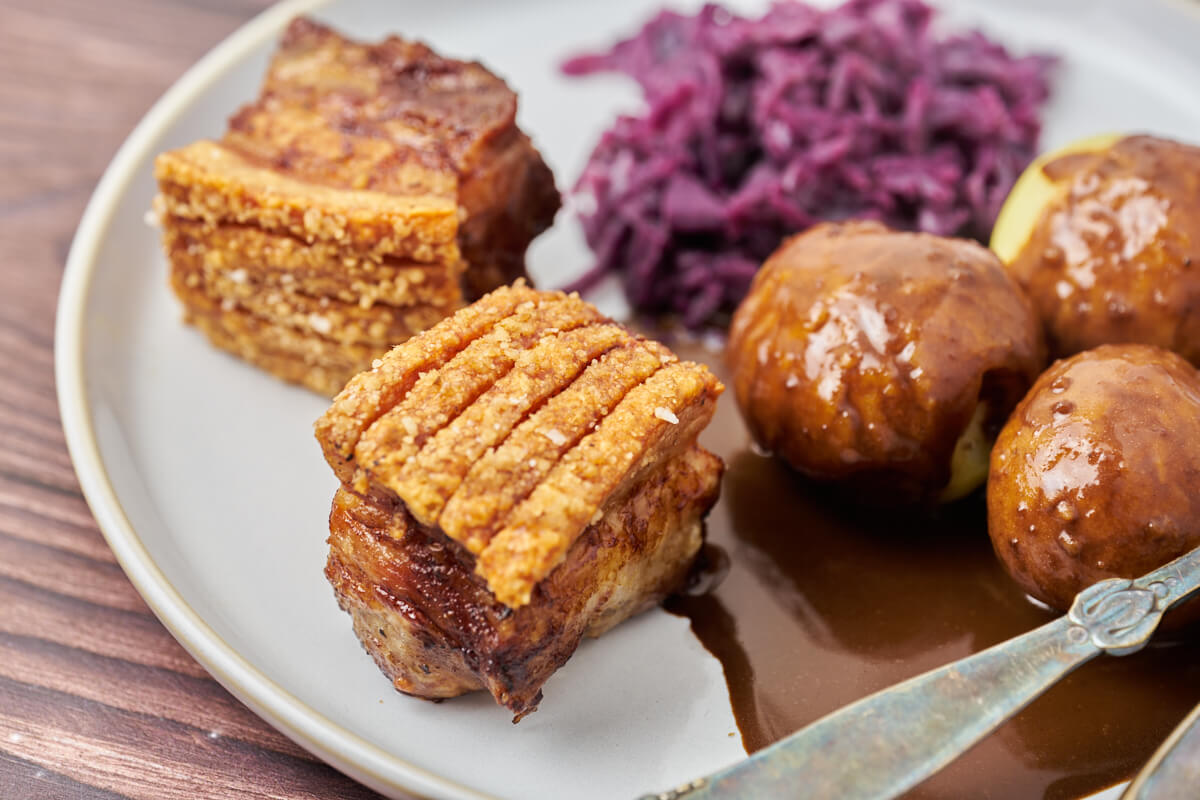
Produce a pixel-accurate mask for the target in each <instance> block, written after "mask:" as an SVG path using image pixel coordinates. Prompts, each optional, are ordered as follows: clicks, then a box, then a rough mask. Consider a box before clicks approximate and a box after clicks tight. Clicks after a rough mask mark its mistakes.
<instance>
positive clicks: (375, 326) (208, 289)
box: [171, 269, 454, 394]
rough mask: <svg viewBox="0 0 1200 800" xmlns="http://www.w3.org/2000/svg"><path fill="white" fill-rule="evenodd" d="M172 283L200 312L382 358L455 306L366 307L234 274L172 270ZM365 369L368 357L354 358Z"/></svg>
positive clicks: (189, 303) (193, 307) (175, 289)
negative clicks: (245, 317)
mask: <svg viewBox="0 0 1200 800" xmlns="http://www.w3.org/2000/svg"><path fill="white" fill-rule="evenodd" d="M171 288H172V289H174V291H175V294H176V296H178V297H179V298H181V299H182V300H183V301H184V302H185V303H186V304H187V307H188V308H189V309H191V310H192V311H194V312H206V313H210V314H212V313H216V312H226V311H234V310H238V311H243V312H245V313H247V314H250V315H251V316H254V317H256V318H258V319H260V320H262V321H263V322H264V323H268V324H271V325H275V326H278V327H280V328H288V329H292V330H296V331H300V332H301V333H311V334H314V335H319V336H321V337H323V338H325V339H328V340H329V341H331V342H335V343H341V344H346V345H367V346H370V347H371V348H372V352H374V353H375V355H373V356H372V359H374V358H377V357H378V356H380V355H383V353H385V352H387V351H388V350H389V349H391V345H393V344H394V343H396V342H401V341H404V340H405V339H408V338H409V337H410V336H412V335H413V333H415V332H417V331H422V330H425V329H426V328H428V327H430V326H431V325H434V324H436V323H437V322H438V321H439V320H441V319H443V318H444V317H445V316H446V315H447V314H450V313H453V312H454V307H453V306H450V307H447V306H445V305H438V304H428V303H420V304H412V305H404V306H391V305H387V304H379V305H377V306H376V307H374V308H371V309H364V308H363V307H362V306H360V305H358V304H357V303H346V302H343V301H341V300H334V299H330V298H328V297H310V296H309V295H306V294H302V293H299V292H283V291H278V290H269V291H259V290H256V289H255V288H254V287H247V286H245V285H243V284H242V283H240V282H239V281H237V280H234V279H233V278H230V277H229V276H228V275H219V276H212V275H206V274H204V273H198V272H191V271H184V270H174V269H173V270H171ZM352 363H353V364H355V365H358V367H359V369H361V368H362V365H363V364H364V363H370V362H369V361H367V362H358V361H355V362H352ZM358 371H359V370H358V369H355V370H354V371H353V372H352V373H350V374H349V375H345V376H344V378H343V380H342V383H340V384H338V385H337V387H336V388H335V390H334V392H331V393H330V394H333V393H336V391H337V390H339V389H341V388H342V386H344V385H345V382H346V381H347V380H349V379H350V378H351V377H352V376H353V375H355V374H357V373H358Z"/></svg>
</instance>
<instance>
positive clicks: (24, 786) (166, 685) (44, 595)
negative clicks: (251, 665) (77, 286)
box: [0, 0, 376, 800]
mask: <svg viewBox="0 0 1200 800" xmlns="http://www.w3.org/2000/svg"><path fill="white" fill-rule="evenodd" d="M267 5H268V0H111V1H110V2H104V3H97V2H94V1H93V0H5V2H4V3H3V4H0V74H2V75H4V80H2V81H0V174H3V175H4V178H5V179H4V180H3V181H0V796H2V797H3V798H5V800H7V798H22V799H23V798H39V800H41V799H42V798H45V799H46V800H58V798H63V799H64V800H65V798H71V800H116V799H117V798H154V799H155V800H159V799H160V798H162V799H166V800H170V799H171V798H188V799H189V800H191V798H198V797H204V798H266V797H272V798H312V799H313V800H317V799H320V800H326V799H327V798H350V799H351V800H357V798H368V797H375V796H376V795H374V793H372V792H370V791H369V790H367V789H365V788H363V787H361V786H359V785H357V784H355V783H354V782H353V781H351V780H350V779H348V778H346V777H345V776H343V775H340V774H339V773H337V772H335V771H334V770H332V769H330V768H328V767H326V766H325V765H323V764H321V763H319V762H317V761H316V760H315V759H314V758H313V757H312V756H310V755H309V754H307V753H306V752H304V751H303V750H302V749H301V748H299V747H298V746H297V745H295V744H294V743H292V742H291V741H289V740H288V739H287V738H286V737H284V736H283V735H282V734H280V733H278V732H277V731H275V730H273V729H272V728H271V727H270V726H268V725H267V724H266V723H264V722H263V721H262V720H260V719H258V718H257V717H256V716H254V714H252V713H251V712H250V711H249V710H248V709H247V708H246V707H245V706H243V705H242V704H241V703H239V702H238V701H237V700H235V699H234V698H233V697H231V696H230V695H229V694H228V693H227V692H226V691H225V690H224V689H222V688H221V687H220V686H219V685H218V684H217V683H216V682H215V681H213V680H212V679H211V678H210V677H208V675H207V673H205V672H204V670H203V669H202V668H201V667H200V666H199V665H198V664H197V663H196V662H195V661H194V660H192V658H191V657H190V656H188V654H187V653H186V652H185V651H184V650H183V648H182V647H180V646H179V644H178V643H177V642H175V640H174V639H172V638H171V636H170V634H169V633H168V632H167V631H166V630H165V629H164V628H163V627H162V625H161V624H159V623H158V621H157V620H156V619H155V618H154V617H153V615H152V614H151V613H150V611H149V609H148V608H147V607H146V605H145V603H144V602H143V601H142V599H141V598H140V597H139V596H138V595H137V593H136V592H135V591H134V589H133V587H132V586H131V585H130V584H129V582H128V580H126V578H125V577H124V575H123V573H122V572H121V570H120V568H119V567H118V566H117V564H116V560H115V559H114V558H113V555H112V552H111V551H110V550H109V549H108V547H107V545H106V544H105V543H104V540H103V538H102V537H101V536H100V533H99V531H98V530H97V528H96V524H95V522H94V520H93V519H92V516H91V513H90V512H89V511H88V508H87V504H86V503H85V502H84V500H83V498H82V496H81V495H80V492H79V486H78V484H77V482H76V479H75V474H74V471H73V469H72V467H71V462H70V459H69V457H68V455H67V451H66V445H65V443H64V439H63V434H62V430H61V427H60V422H59V417H58V411H57V404H56V399H55V394H54V355H53V342H54V312H55V306H56V302H57V295H58V286H59V282H60V280H61V277H62V268H63V263H64V261H65V259H66V254H67V250H68V248H69V246H70V242H71V237H72V235H73V234H74V230H75V226H76V225H77V224H78V221H79V217H80V214H81V213H82V211H83V207H84V205H85V204H86V202H87V199H88V196H89V195H90V194H91V191H92V189H93V187H94V186H95V184H96V181H97V180H98V179H99V177H100V175H101V173H102V172H103V170H104V168H105V166H106V165H107V164H108V161H109V160H110V159H111V158H112V155H113V153H115V152H116V149H117V148H118V147H119V146H120V143H121V141H122V140H123V139H124V137H125V136H126V135H127V134H128V133H129V131H130V130H131V129H132V128H133V126H134V124H136V122H137V121H138V119H139V118H140V117H141V116H142V114H144V113H145V111H146V110H147V109H148V108H149V107H150V105H151V104H152V103H153V102H154V100H155V99H157V98H158V97H159V96H160V95H161V94H162V92H163V91H165V90H166V88H167V87H168V86H169V85H170V84H171V82H172V81H174V80H175V79H176V78H177V77H178V76H179V75H180V74H181V73H182V72H183V71H184V70H185V69H187V67H189V66H190V65H191V64H192V63H194V62H195V60H196V59H197V58H199V57H200V56H201V55H203V53H204V52H205V51H206V50H208V49H209V48H210V47H212V46H213V45H214V44H216V43H217V42H218V41H220V40H221V38H222V37H224V36H225V35H226V34H228V33H229V32H231V31H232V30H234V29H235V28H236V27H237V26H238V25H240V24H241V23H242V22H244V21H245V20H247V19H249V18H250V17H251V16H253V15H254V14H256V13H258V12H259V11H261V10H262V9H263V8H265V7H266V6H267Z"/></svg>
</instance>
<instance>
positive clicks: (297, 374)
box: [184, 299, 388, 396]
mask: <svg viewBox="0 0 1200 800" xmlns="http://www.w3.org/2000/svg"><path fill="white" fill-rule="evenodd" d="M184 321H185V322H187V323H188V324H190V325H193V326H195V327H196V328H197V329H199V330H200V332H201V333H203V334H204V335H205V336H206V337H207V338H208V340H209V341H210V342H211V343H212V344H213V345H214V346H216V347H218V348H220V349H222V350H225V351H227V352H229V353H232V354H233V355H235V356H238V357H239V358H241V359H242V360H244V361H246V362H248V363H249V364H252V365H253V366H256V367H258V368H260V369H262V370H265V371H266V372H269V373H271V374H272V375H274V376H276V377H278V378H281V379H283V380H285V381H288V382H290V383H296V384H299V385H301V386H304V387H306V388H308V389H311V390H312V391H314V392H317V393H319V394H323V395H326V396H330V395H333V394H335V393H336V392H337V391H338V390H339V389H340V388H341V387H343V386H345V384H346V379H347V376H351V375H354V374H356V373H355V370H357V369H360V366H361V364H363V363H367V364H369V363H371V361H372V360H374V359H377V358H380V357H381V356H383V355H384V354H385V353H386V352H387V350H388V347H387V345H381V344H374V345H371V344H346V343H344V342H336V341H334V340H332V339H329V338H326V337H324V336H322V335H320V334H317V333H313V332H311V331H309V332H306V331H302V330H297V329H295V328H289V327H285V326H283V325H277V324H276V323H274V322H269V321H266V320H263V319H261V318H259V317H256V316H254V315H253V314H249V313H247V312H246V311H243V310H241V309H239V308H236V307H235V308H231V309H224V308H221V307H220V306H216V305H213V304H212V303H211V301H210V300H207V299H206V300H205V301H204V302H196V303H194V304H193V305H192V306H191V307H189V308H188V309H186V310H185V312H184Z"/></svg>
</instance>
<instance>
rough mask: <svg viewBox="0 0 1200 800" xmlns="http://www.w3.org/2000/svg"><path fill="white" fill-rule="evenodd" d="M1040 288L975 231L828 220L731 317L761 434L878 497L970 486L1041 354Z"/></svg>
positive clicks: (786, 454) (804, 466)
mask: <svg viewBox="0 0 1200 800" xmlns="http://www.w3.org/2000/svg"><path fill="white" fill-rule="evenodd" d="M1043 350H1044V348H1043V345H1042V340H1041V333H1040V330H1039V328H1038V325H1037V321H1036V318H1035V317H1034V314H1033V309H1032V307H1031V305H1030V303H1029V301H1028V300H1027V299H1026V298H1025V296H1024V295H1023V294H1022V293H1021V291H1020V289H1019V288H1018V287H1017V285H1016V282H1015V281H1013V280H1012V278H1011V277H1009V276H1008V274H1007V273H1006V272H1005V271H1004V267H1003V266H1002V265H1001V263H1000V261H999V260H998V259H997V258H996V257H995V256H994V255H993V254H992V253H991V252H990V251H988V250H986V249H985V248H983V247H981V246H979V245H978V244H976V243H974V242H970V241H965V240H958V239H948V238H943V237H938V236H932V235H929V234H920V233H899V232H895V231H892V230H889V229H888V228H886V227H884V226H883V225H880V224H878V223H875V222H846V223H833V224H823V225H818V226H816V227H814V228H811V229H809V230H808V231H806V232H804V233H802V234H800V235H798V236H795V237H793V238H791V239H789V240H788V241H786V242H785V243H784V244H783V245H782V246H781V247H780V248H779V249H778V250H777V251H776V252H775V253H774V254H773V255H772V256H771V257H770V258H769V259H768V260H767V262H766V263H765V264H764V265H763V267H762V269H761V270H760V271H759V272H758V274H757V276H756V277H755V280H754V283H753V285H752V287H751V289H750V292H749V294H748V295H747V297H746V299H745V300H744V301H743V302H742V304H741V305H740V306H739V308H738V310H737V312H736V314H735V315H734V318H733V324H732V327H731V329H730V339H729V345H728V349H727V359H728V361H729V364H730V366H731V368H732V372H733V375H734V388H735V392H736V396H737V401H738V405H739V406H740V408H741V411H742V414H743V416H744V417H745V418H746V422H747V424H748V426H749V428H750V430H751V432H752V434H753V436H754V437H755V439H756V440H757V441H758V443H759V444H760V445H762V446H763V447H765V448H766V449H768V450H771V451H773V452H775V453H777V454H779V455H780V456H782V457H783V458H784V459H785V460H786V461H787V462H788V463H790V464H791V465H792V466H793V467H794V468H795V469H797V470H799V471H800V472H802V473H804V474H805V475H808V476H810V477H812V478H816V479H819V480H827V481H837V482H841V483H844V484H846V485H848V486H851V487H853V488H856V489H859V490H862V491H860V495H861V496H863V497H866V498H869V499H870V500H872V501H875V502H881V503H887V504H895V503H912V502H917V503H932V502H936V501H939V500H951V499H955V498H957V497H960V496H962V495H964V494H966V493H968V492H970V491H971V490H972V489H974V488H975V487H976V486H978V485H979V484H980V483H982V482H983V480H984V478H985V477H986V474H987V452H988V448H989V446H990V441H991V439H992V438H993V437H994V434H995V432H996V431H998V430H999V428H1000V426H1001V425H1003V423H1004V420H1005V419H1006V417H1007V415H1008V412H1009V411H1010V410H1011V409H1012V408H1013V406H1014V405H1015V404H1016V403H1017V401H1018V400H1019V399H1020V397H1021V396H1022V395H1023V394H1024V393H1025V390H1026V389H1027V388H1028V387H1029V386H1030V384H1032V383H1033V380H1034V379H1035V378H1036V377H1037V374H1038V372H1039V371H1040V370H1041V368H1042V366H1043V364H1044V355H1043Z"/></svg>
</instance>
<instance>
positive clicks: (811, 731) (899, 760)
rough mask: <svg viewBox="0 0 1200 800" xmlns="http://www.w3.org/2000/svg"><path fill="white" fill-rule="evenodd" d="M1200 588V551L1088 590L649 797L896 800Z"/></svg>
mask: <svg viewBox="0 0 1200 800" xmlns="http://www.w3.org/2000/svg"><path fill="white" fill-rule="evenodd" d="M1197 590H1200V548H1198V549H1196V550H1193V551H1191V552H1190V553H1188V554H1186V555H1184V556H1181V557H1180V558H1177V559H1176V560H1174V561H1172V562H1171V563H1170V564H1167V565H1166V566H1164V567H1160V568H1159V569H1156V570H1155V571H1154V572H1151V573H1150V574H1148V575H1145V576H1143V577H1141V578H1138V579H1136V580H1125V579H1119V578H1113V579H1110V580H1104V581H1100V582H1099V583H1097V584H1094V585H1092V586H1090V587H1088V588H1087V589H1085V590H1083V591H1082V592H1080V593H1079V594H1078V595H1077V596H1076V598H1075V602H1074V603H1073V604H1072V605H1071V611H1070V613H1068V614H1067V615H1066V616H1064V617H1060V618H1059V619H1057V620H1055V621H1054V622H1051V623H1049V624H1047V625H1043V626H1042V627H1040V628H1036V629H1035V630H1032V631H1030V632H1029V633H1026V634H1023V635H1021V636H1018V637H1016V638H1014V639H1009V640H1008V641H1007V642H1004V643H1002V644H998V645H996V646H995V647H992V648H990V649H988V650H984V651H983V652H981V653H976V654H975V655H973V656H969V657H967V658H964V659H961V660H959V661H956V662H954V663H953V664H949V665H947V666H944V667H942V668H940V669H935V670H933V671H932V672H927V673H925V674H924V675H918V676H917V677H915V678H912V679H910V680H908V681H905V682H904V683H901V684H898V685H896V686H893V687H892V688H890V689H886V690H884V691H882V692H879V693H877V694H874V695H871V696H870V697H867V698H865V699H863V700H859V701H858V702H856V703H853V704H851V705H848V706H846V707H845V708H842V709H840V710H838V711H835V712H834V713H832V714H830V715H829V716H827V717H823V718H822V719H819V720H817V721H816V722H814V723H813V724H812V725H809V726H808V727H807V728H804V729H803V730H801V731H799V732H797V733H794V734H792V735H791V736H789V737H787V738H786V739H783V740H781V741H779V742H776V743H775V744H773V745H771V746H770V747H768V748H766V749H764V750H760V751H759V752H757V753H755V754H754V755H753V756H751V757H750V758H747V759H745V760H744V761H741V762H739V763H737V764H734V765H733V766H731V767H728V768H726V769H724V770H721V771H720V772H717V773H714V774H713V775H710V776H708V777H706V778H700V779H698V780H695V781H692V782H691V783H689V784H686V785H684V786H680V787H679V788H677V789H672V790H670V791H667V792H663V793H661V794H650V795H645V796H644V797H643V798H641V800H684V799H686V800H718V799H719V798H726V799H728V798H735V797H736V798H744V797H806V798H837V799H838V800H852V799H854V798H858V799H860V800H869V799H874V798H888V797H895V796H896V795H898V794H901V793H902V792H904V791H906V790H907V789H910V788H911V787H913V786H915V785H916V784H917V783H919V782H921V781H922V780H924V779H925V778H927V777H929V776H930V775H932V774H933V773H935V772H937V771H938V770H939V769H941V768H942V767H944V766H946V764H948V763H950V762H951V761H952V760H954V759H955V758H957V757H958V756H959V755H960V754H961V753H963V752H964V751H965V750H966V749H967V748H969V747H970V746H971V745H973V744H975V743H976V742H978V741H979V740H980V739H982V738H983V737H984V736H987V735H988V734H989V733H991V732H992V731H994V730H995V729H996V728H997V727H999V725H1000V724H1001V723H1003V722H1004V721H1005V720H1007V719H1008V718H1009V717H1011V716H1012V715H1013V714H1016V713H1017V712H1018V711H1020V710H1021V709H1022V708H1024V707H1025V706H1026V705H1027V704H1028V703H1029V702H1030V701H1031V700H1033V699H1034V698H1036V697H1037V696H1038V695H1040V694H1041V693H1042V692H1044V691H1045V690H1046V689H1048V688H1049V687H1050V686H1052V685H1054V684H1055V683H1056V682H1057V681H1058V680H1059V679H1060V678H1062V677H1063V676H1064V675H1066V674H1067V673H1068V672H1070V671H1071V670H1073V669H1075V668H1076V667H1078V666H1079V665H1080V664H1083V663H1085V662H1087V661H1090V660H1091V659H1093V658H1095V657H1096V656H1098V655H1100V654H1101V653H1109V654H1111V655H1118V656H1121V655H1127V654H1129V653H1133V652H1136V651H1137V650H1140V649H1141V648H1142V647H1143V646H1144V645H1145V644H1146V642H1147V641H1148V640H1149V638H1150V635H1151V634H1152V633H1154V629H1155V628H1156V627H1157V626H1158V623H1159V621H1160V620H1161V619H1162V615H1163V612H1164V611H1166V610H1167V609H1168V608H1170V607H1171V606H1173V605H1175V604H1177V603H1179V602H1181V601H1183V600H1184V599H1186V598H1188V597H1190V596H1191V595H1192V594H1193V593H1195V592H1197Z"/></svg>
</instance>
